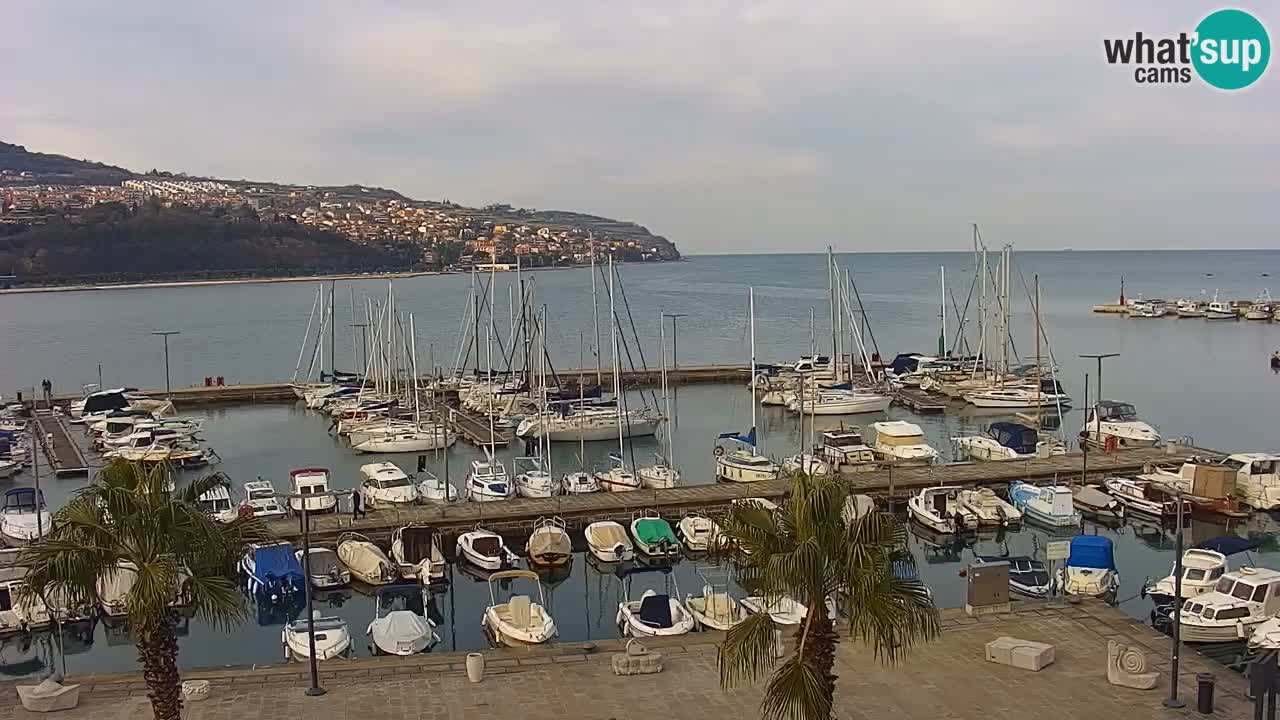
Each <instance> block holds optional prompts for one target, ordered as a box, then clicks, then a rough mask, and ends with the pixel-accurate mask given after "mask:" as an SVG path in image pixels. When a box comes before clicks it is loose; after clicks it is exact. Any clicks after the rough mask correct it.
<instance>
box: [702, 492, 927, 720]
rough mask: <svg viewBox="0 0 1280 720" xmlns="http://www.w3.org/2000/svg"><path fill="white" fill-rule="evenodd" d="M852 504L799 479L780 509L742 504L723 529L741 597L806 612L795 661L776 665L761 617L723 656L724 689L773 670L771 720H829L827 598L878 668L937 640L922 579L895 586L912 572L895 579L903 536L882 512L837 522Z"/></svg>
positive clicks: (833, 636)
mask: <svg viewBox="0 0 1280 720" xmlns="http://www.w3.org/2000/svg"><path fill="white" fill-rule="evenodd" d="M848 497H849V486H848V484H847V483H846V482H845V481H844V480H842V479H840V478H838V477H833V478H825V477H812V476H808V475H804V474H797V475H795V476H794V477H793V480H792V487H791V495H790V499H789V501H788V502H787V503H786V506H785V507H784V508H781V509H778V510H776V511H769V510H766V509H765V508H764V507H763V506H761V505H759V504H756V503H751V502H747V503H744V504H741V505H739V506H735V507H734V509H733V511H732V512H731V513H730V514H729V515H728V517H727V518H726V519H725V522H724V524H723V528H722V530H723V532H724V533H725V535H727V536H728V540H729V544H730V546H731V547H734V548H735V549H736V553H737V554H736V561H737V566H738V579H739V582H740V583H741V584H742V586H743V587H747V588H751V589H752V591H753V592H758V593H760V594H762V595H764V596H766V597H781V596H789V597H793V598H795V599H796V600H798V601H800V602H802V603H804V604H805V605H806V606H807V607H808V609H809V611H808V614H807V615H806V617H805V619H804V621H803V622H802V623H801V624H800V625H799V626H798V627H799V629H798V630H797V631H796V634H795V641H796V643H795V652H794V654H793V655H791V656H790V657H788V658H786V659H785V660H783V661H782V662H781V664H778V660H777V659H776V658H775V647H776V643H775V640H774V628H775V625H774V622H773V620H772V619H771V618H770V616H769V615H768V614H767V613H758V614H755V615H751V616H749V617H748V618H747V619H746V620H745V621H744V622H742V623H741V624H739V625H738V626H736V627H734V628H733V629H732V630H730V631H729V632H728V634H727V636H726V637H725V640H724V642H723V644H721V646H720V649H719V667H720V684H721V686H722V687H724V688H726V689H727V688H729V687H732V686H734V685H737V684H739V683H743V682H748V683H749V682H753V681H754V680H756V679H758V678H759V677H761V676H763V675H764V674H766V673H767V672H769V671H770V670H774V672H773V675H772V677H771V678H770V680H769V682H768V685H767V686H766V688H765V695H764V700H763V701H762V702H761V706H760V710H761V714H762V715H763V716H764V717H765V718H766V719H767V720H781V719H782V718H789V719H790V720H827V719H828V718H830V717H831V708H832V703H833V702H834V696H835V687H836V676H835V674H834V673H833V672H832V668H833V667H834V665H835V652H836V644H837V643H838V642H839V640H840V637H839V635H838V634H837V633H836V628H835V623H834V622H833V621H832V620H831V619H830V617H829V616H828V613H827V611H826V603H827V599H828V598H833V599H835V600H836V601H837V604H838V606H840V607H841V608H842V611H843V612H844V614H846V615H847V616H848V622H849V632H850V635H851V636H852V637H854V638H857V639H859V640H861V641H863V642H866V643H868V644H870V645H871V646H872V648H874V651H875V654H876V657H877V658H878V659H880V660H881V661H883V662H890V663H892V662H896V661H897V660H898V659H899V658H900V657H901V656H902V655H903V654H904V653H905V652H906V651H907V650H908V649H909V648H910V647H911V646H912V645H915V644H916V643H918V642H921V641H925V640H929V639H931V638H933V637H936V636H937V634H938V632H939V619H938V612H937V610H936V609H934V607H933V600H932V597H931V596H930V594H929V591H928V589H927V588H926V587H925V586H924V584H923V583H921V582H920V581H919V580H918V579H904V578H903V577H900V575H906V574H909V575H912V576H914V575H915V573H914V572H911V573H897V572H895V567H898V568H901V567H902V566H903V564H905V566H906V567H910V568H914V562H915V561H914V560H913V559H912V557H911V554H910V553H909V552H908V550H907V532H906V528H905V527H903V525H902V524H901V523H899V522H898V521H897V520H896V519H895V518H894V517H893V516H892V515H890V514H888V513H883V512H871V513H869V514H867V515H864V516H863V517H861V518H857V519H854V520H852V521H850V522H846V520H845V519H844V518H843V517H842V514H841V513H842V511H843V509H844V504H845V500H846V499H847V498H848ZM775 666H776V670H775Z"/></svg>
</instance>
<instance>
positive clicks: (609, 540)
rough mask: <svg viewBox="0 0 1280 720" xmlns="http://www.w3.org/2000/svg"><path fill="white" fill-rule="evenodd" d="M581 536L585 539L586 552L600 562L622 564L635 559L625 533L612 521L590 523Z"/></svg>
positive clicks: (633, 550) (633, 551) (629, 539)
mask: <svg viewBox="0 0 1280 720" xmlns="http://www.w3.org/2000/svg"><path fill="white" fill-rule="evenodd" d="M583 535H585V536H586V538H587V550H588V551H590V552H591V554H592V555H593V556H594V557H595V558H596V559H597V560H599V561H600V562H607V563H615V562H623V561H626V560H631V559H633V558H634V557H635V549H634V548H633V547H632V545H631V538H629V537H627V531H626V530H624V529H623V527H622V526H621V525H619V524H618V523H616V522H613V521H612V520H602V521H600V522H593V523H591V524H590V525H588V526H587V529H586V530H585V531H584V532H583Z"/></svg>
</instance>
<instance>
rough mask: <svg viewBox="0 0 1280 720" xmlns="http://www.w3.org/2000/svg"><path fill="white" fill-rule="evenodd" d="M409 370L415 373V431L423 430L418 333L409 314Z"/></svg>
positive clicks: (411, 315)
mask: <svg viewBox="0 0 1280 720" xmlns="http://www.w3.org/2000/svg"><path fill="white" fill-rule="evenodd" d="M409 342H410V343H411V344H410V345H409V368H410V372H412V373H413V427H414V430H415V431H418V430H421V429H422V408H421V403H420V402H419V400H418V333H417V331H416V328H415V327H414V324H413V313H409Z"/></svg>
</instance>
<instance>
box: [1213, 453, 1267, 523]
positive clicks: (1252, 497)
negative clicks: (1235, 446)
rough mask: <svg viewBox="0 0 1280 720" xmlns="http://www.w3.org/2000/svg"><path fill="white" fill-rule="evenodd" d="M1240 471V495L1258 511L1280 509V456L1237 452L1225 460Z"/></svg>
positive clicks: (1238, 475) (1229, 466)
mask: <svg viewBox="0 0 1280 720" xmlns="http://www.w3.org/2000/svg"><path fill="white" fill-rule="evenodd" d="M1222 465H1223V466H1224V467H1228V468H1233V469H1235V471H1236V497H1237V498H1239V500H1240V502H1241V503H1242V504H1244V505H1247V506H1249V507H1251V508H1253V509H1254V510H1265V511H1267V512H1270V511H1273V510H1280V455H1277V454H1273V453H1237V454H1235V455H1228V456H1227V458H1226V459H1225V460H1223V461H1222Z"/></svg>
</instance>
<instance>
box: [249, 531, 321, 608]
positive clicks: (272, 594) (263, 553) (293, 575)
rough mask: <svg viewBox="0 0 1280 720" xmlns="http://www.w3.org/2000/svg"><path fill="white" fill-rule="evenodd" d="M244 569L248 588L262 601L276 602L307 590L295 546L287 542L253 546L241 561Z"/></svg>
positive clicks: (251, 544)
mask: <svg viewBox="0 0 1280 720" xmlns="http://www.w3.org/2000/svg"><path fill="white" fill-rule="evenodd" d="M240 569H241V571H243V572H244V574H245V578H246V580H245V586H246V587H247V588H248V590H249V592H250V593H253V595H254V596H256V597H258V598H259V599H263V600H270V601H272V602H276V601H278V600H282V599H285V598H289V597H293V596H295V595H301V594H302V593H303V592H304V591H305V589H306V586H305V583H306V577H305V576H304V575H303V573H302V566H301V565H299V564H298V558H297V556H296V555H295V554H294V551H293V545H291V544H290V543H287V542H278V543H261V544H260V543H250V544H249V548H248V550H246V551H245V554H244V557H243V558H241V559H240Z"/></svg>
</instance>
